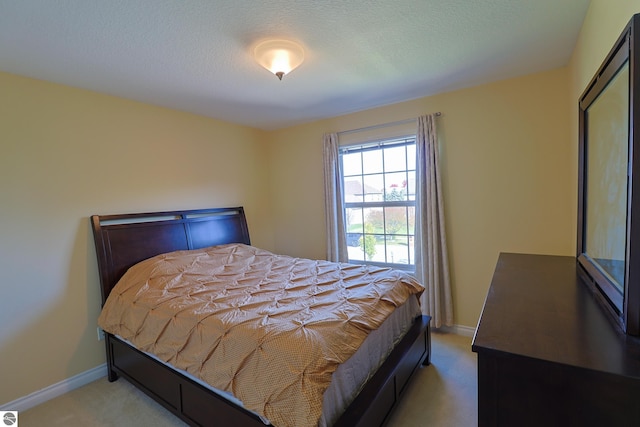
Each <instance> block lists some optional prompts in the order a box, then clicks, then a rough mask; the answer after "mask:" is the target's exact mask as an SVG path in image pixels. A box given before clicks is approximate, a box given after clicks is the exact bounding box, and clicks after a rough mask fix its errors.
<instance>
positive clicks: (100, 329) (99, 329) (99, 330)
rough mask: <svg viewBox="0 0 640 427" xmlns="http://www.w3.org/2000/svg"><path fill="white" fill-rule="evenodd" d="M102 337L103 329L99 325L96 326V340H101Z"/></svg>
mask: <svg viewBox="0 0 640 427" xmlns="http://www.w3.org/2000/svg"><path fill="white" fill-rule="evenodd" d="M103 339H104V331H103V330H102V328H101V327H100V326H98V341H102V340H103Z"/></svg>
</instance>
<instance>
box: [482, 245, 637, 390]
mask: <svg viewBox="0 0 640 427" xmlns="http://www.w3.org/2000/svg"><path fill="white" fill-rule="evenodd" d="M472 349H473V351H475V352H477V353H479V354H481V353H482V352H487V351H492V352H504V353H509V354H515V355H520V356H525V357H531V358H535V359H541V360H546V361H549V362H554V363H562V364H566V365H570V366H576V367H580V368H586V369H593V370H598V371H605V372H610V373H613V374H617V375H625V376H630V377H635V378H640V339H639V338H637V337H630V336H627V335H625V334H624V332H623V331H622V329H621V328H620V327H619V326H618V325H617V324H616V322H615V320H614V319H613V317H612V316H611V315H610V314H609V313H608V312H607V311H606V308H605V307H604V306H603V305H602V304H601V303H600V302H599V301H598V300H597V299H596V296H595V295H594V294H593V292H592V290H591V289H590V288H589V287H588V286H587V285H586V284H585V283H584V282H583V281H582V279H581V277H580V275H579V273H578V266H577V263H576V259H575V258H574V257H564V256H550V255H527V254H513V253H502V254H500V257H499V259H498V263H497V266H496V269H495V273H494V276H493V280H492V282H491V287H490V288H489V293H488V294H487V298H486V300H485V304H484V308H483V311H482V315H481V316H480V320H479V322H478V327H477V328H476V333H475V336H474V339H473V345H472Z"/></svg>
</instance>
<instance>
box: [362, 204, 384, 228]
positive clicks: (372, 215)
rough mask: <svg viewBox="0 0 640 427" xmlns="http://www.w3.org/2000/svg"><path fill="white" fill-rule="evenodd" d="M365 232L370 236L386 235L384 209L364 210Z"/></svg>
mask: <svg viewBox="0 0 640 427" xmlns="http://www.w3.org/2000/svg"><path fill="white" fill-rule="evenodd" d="M363 214H364V232H365V233H369V234H384V213H383V210H382V208H366V209H363Z"/></svg>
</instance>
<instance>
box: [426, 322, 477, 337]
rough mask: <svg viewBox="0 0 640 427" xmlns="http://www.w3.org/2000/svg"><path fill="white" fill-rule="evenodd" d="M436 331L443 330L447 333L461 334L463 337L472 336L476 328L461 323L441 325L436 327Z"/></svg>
mask: <svg viewBox="0 0 640 427" xmlns="http://www.w3.org/2000/svg"><path fill="white" fill-rule="evenodd" d="M436 331H440V332H444V333H447V334H456V335H462V336H465V337H472V336H473V335H474V334H475V333H476V328H472V327H469V326H462V325H453V326H443V327H441V328H438V329H436Z"/></svg>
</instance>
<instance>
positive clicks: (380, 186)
mask: <svg viewBox="0 0 640 427" xmlns="http://www.w3.org/2000/svg"><path fill="white" fill-rule="evenodd" d="M340 160H341V166H342V183H343V194H344V208H345V228H346V233H347V236H346V237H347V246H348V253H349V262H359V263H366V264H377V265H387V266H393V267H394V268H399V269H404V270H410V271H412V270H414V252H413V237H414V224H415V188H416V170H415V168H416V166H415V165H416V141H415V137H407V138H397V139H392V140H385V141H382V142H376V143H375V144H365V145H350V146H347V147H342V148H341V149H340Z"/></svg>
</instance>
